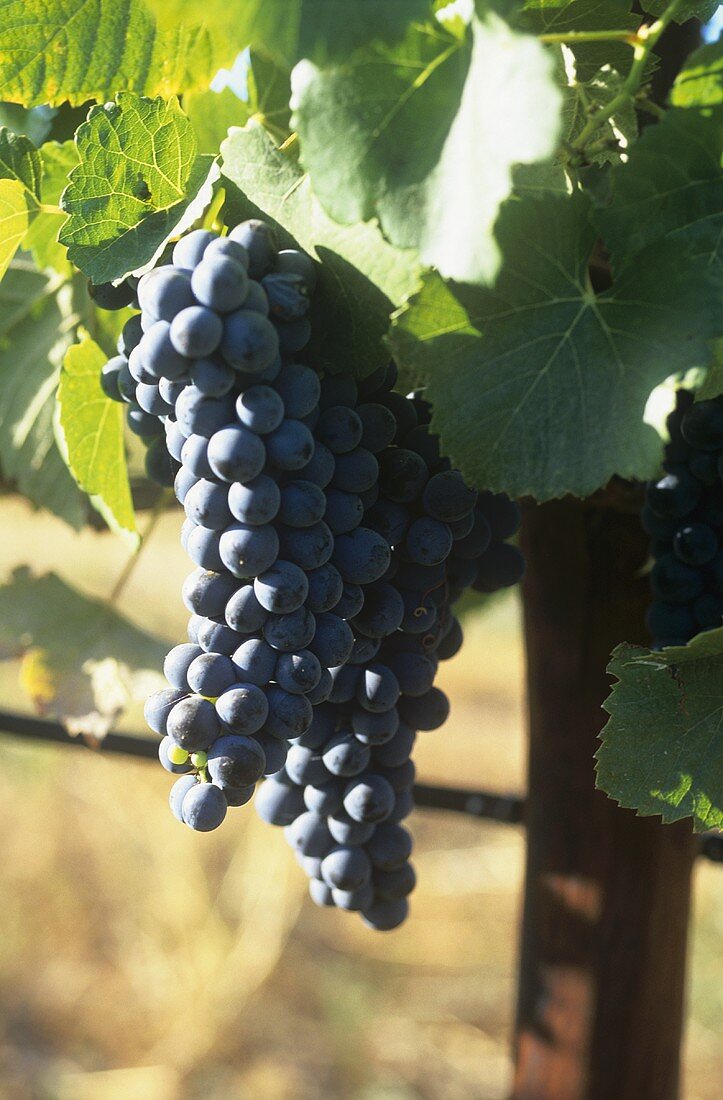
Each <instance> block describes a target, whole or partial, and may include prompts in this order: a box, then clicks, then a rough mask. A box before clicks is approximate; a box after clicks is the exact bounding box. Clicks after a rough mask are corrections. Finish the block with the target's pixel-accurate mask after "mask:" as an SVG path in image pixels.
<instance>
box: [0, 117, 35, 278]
mask: <svg viewBox="0 0 723 1100" xmlns="http://www.w3.org/2000/svg"><path fill="white" fill-rule="evenodd" d="M41 172H42V166H41V163H40V155H39V153H38V151H37V149H36V148H35V146H34V145H33V143H32V141H30V139H29V138H27V137H23V136H21V135H19V134H16V133H14V132H13V131H12V130H8V129H7V128H6V127H5V126H1V127H0V279H2V277H3V275H4V274H5V272H6V271H7V269H8V266H9V264H10V261H11V260H12V258H13V256H14V255H15V252H16V251H17V249H18V247H19V246H20V245H21V244H22V242H23V239H24V237H25V235H26V233H27V231H28V228H29V226H30V223H31V221H32V219H33V218H34V217H35V215H36V213H37V210H38V201H37V200H38V196H39V194H40V176H41Z"/></svg>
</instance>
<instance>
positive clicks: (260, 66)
mask: <svg viewBox="0 0 723 1100" xmlns="http://www.w3.org/2000/svg"><path fill="white" fill-rule="evenodd" d="M247 83H248V93H249V108H250V110H251V114H252V115H253V117H254V118H256V120H257V121H258V122H260V123H261V124H262V125H263V126H264V127H265V128H266V129H267V130H268V131H269V133H270V134H272V135H273V137H274V138H275V139H276V143H277V144H278V145H281V144H282V143H283V142H284V141H285V140H286V138H287V137H288V136H289V134H290V133H291V108H290V107H289V99H290V98H291V73H290V71H289V69H287V68H285V67H284V66H283V65H279V64H277V62H276V61H274V60H273V59H272V58H271V57H268V56H266V55H265V54H263V53H260V52H259V51H258V50H252V51H251V55H250V59H249V71H248V79H247Z"/></svg>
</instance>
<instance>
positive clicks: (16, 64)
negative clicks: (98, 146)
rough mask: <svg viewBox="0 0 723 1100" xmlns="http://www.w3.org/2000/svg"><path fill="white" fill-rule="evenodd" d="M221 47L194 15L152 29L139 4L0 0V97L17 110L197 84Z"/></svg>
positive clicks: (129, 0)
mask: <svg viewBox="0 0 723 1100" xmlns="http://www.w3.org/2000/svg"><path fill="white" fill-rule="evenodd" d="M194 6H195V5H194ZM231 6H232V5H229V7H231ZM227 50H228V43H224V42H223V40H221V39H219V38H215V37H213V36H212V35H210V34H209V33H208V31H206V30H204V29H202V28H200V27H199V26H198V16H196V17H195V18H192V20H191V22H190V23H182V22H178V21H174V22H173V24H172V25H171V26H169V27H167V28H164V29H161V28H159V27H158V26H157V24H156V20H155V19H154V18H153V16H152V15H151V13H150V12H149V11H148V9H147V7H146V5H145V3H144V0H92V2H88V0H0V99H7V100H12V101H13V102H15V103H19V104H22V105H23V106H25V107H34V106H38V105H41V104H49V105H50V106H57V105H59V104H61V103H63V102H65V101H68V102H70V103H72V104H75V105H78V104H81V103H85V102H86V101H87V100H89V99H98V100H104V99H109V98H110V97H111V96H112V95H114V94H115V92H117V91H133V92H138V93H140V94H145V95H164V96H170V95H172V94H174V93H175V92H178V91H188V90H190V89H191V88H197V87H205V86H207V85H208V82H209V80H210V79H211V77H212V76H213V74H214V72H215V71H216V69H217V68H218V67H219V64H221V63H222V61H223V60H225V59H226V57H227V56H228V54H227Z"/></svg>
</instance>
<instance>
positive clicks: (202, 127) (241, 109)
mask: <svg viewBox="0 0 723 1100" xmlns="http://www.w3.org/2000/svg"><path fill="white" fill-rule="evenodd" d="M183 107H184V110H185V112H186V114H187V115H188V118H189V120H190V122H191V125H192V126H193V131H194V133H195V135H196V140H197V142H198V151H199V153H212V154H213V155H214V156H215V154H216V153H217V152H218V149H219V146H220V145H221V142H222V141H224V139H225V138H226V137H227V136H228V132H229V130H230V129H231V127H232V126H244V125H245V124H246V123H247V122H248V120H249V118H250V117H251V114H252V111H251V109H250V107H249V105H248V103H245V102H244V101H243V100H242V99H239V97H238V96H237V95H236V93H235V92H232V91H231V89H230V88H224V89H223V90H222V91H220V92H214V91H211V90H210V89H208V88H207V89H206V90H205V91H203V92H192V93H191V94H190V95H187V96H184V97H183Z"/></svg>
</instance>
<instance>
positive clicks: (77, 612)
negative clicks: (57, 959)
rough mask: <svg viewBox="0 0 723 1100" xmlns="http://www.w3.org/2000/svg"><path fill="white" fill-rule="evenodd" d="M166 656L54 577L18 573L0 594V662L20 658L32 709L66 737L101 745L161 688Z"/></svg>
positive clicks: (160, 646) (152, 639)
mask: <svg viewBox="0 0 723 1100" xmlns="http://www.w3.org/2000/svg"><path fill="white" fill-rule="evenodd" d="M167 648H168V647H167V645H166V644H165V643H164V642H163V640H162V639H161V638H158V637H156V636H155V635H153V634H152V633H150V632H147V631H144V630H140V629H139V628H138V627H137V626H134V625H133V624H132V623H131V622H130V621H129V620H128V619H126V618H124V617H123V616H122V615H121V614H119V612H118V611H116V610H115V609H114V608H112V607H110V606H109V605H108V604H107V603H104V602H102V601H100V600H94V599H91V598H90V597H89V596H87V595H84V594H83V593H82V592H80V591H79V590H78V589H76V588H74V587H73V586H71V585H69V584H68V583H67V582H66V581H64V580H62V579H61V578H60V577H58V576H57V575H56V574H55V573H47V574H45V575H44V576H35V575H34V574H32V573H31V572H30V570H28V569H27V568H25V567H22V568H19V569H16V570H15V572H14V573H13V575H12V576H11V578H10V580H9V581H8V583H7V584H4V585H2V586H0V658H4V659H6V660H7V659H10V658H17V657H21V658H22V666H21V683H22V685H23V687H24V688H25V689H26V691H27V692H28V694H29V695H30V697H31V699H32V701H33V703H34V704H35V707H36V709H37V710H38V711H40V712H41V713H42V714H44V715H48V716H53V717H57V718H58V719H60V721H62V722H63V724H64V725H65V727H66V729H68V730H69V732H70V733H74V734H78V735H81V734H84V735H86V736H90V737H93V738H102V737H103V736H104V735H105V734H106V733H107V732H108V731H109V730H110V728H111V727H112V726H113V725H114V724H115V722H116V721H117V720H118V718H119V717H120V716H121V714H122V713H123V711H124V710H125V709H126V707H127V706H128V705H129V704H130V703H131V702H133V701H140V700H142V699H144V698H145V697H146V696H147V695H148V694H149V693H150V692H151V691H155V690H157V689H158V688H160V687H162V686H163V678H162V677H161V676H160V674H159V673H158V672H157V671H156V670H157V669H159V668H160V667H161V666H162V663H163V657H164V654H165V652H166V650H167Z"/></svg>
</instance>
